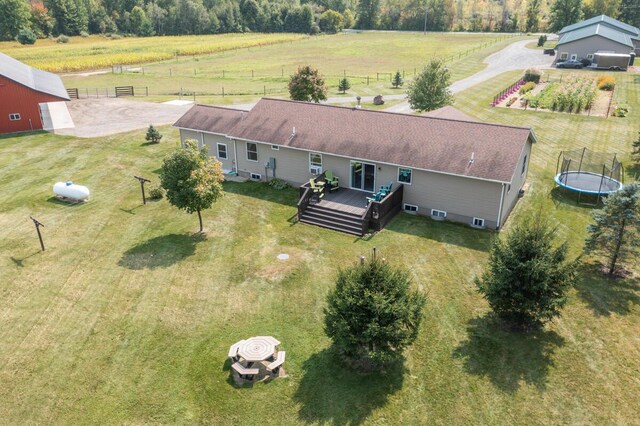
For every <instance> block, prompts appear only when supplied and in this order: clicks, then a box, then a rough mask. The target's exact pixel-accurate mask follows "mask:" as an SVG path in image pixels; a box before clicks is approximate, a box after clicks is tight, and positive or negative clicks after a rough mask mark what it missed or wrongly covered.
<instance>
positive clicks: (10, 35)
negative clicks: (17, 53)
mask: <svg viewBox="0 0 640 426" xmlns="http://www.w3.org/2000/svg"><path fill="white" fill-rule="evenodd" d="M30 17H31V9H30V8H29V3H27V1H26V0H2V1H0V40H13V39H14V38H15V37H16V36H17V35H18V31H20V29H22V28H30V27H31V22H30V21H29V18H30Z"/></svg>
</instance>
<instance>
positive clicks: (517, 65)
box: [385, 40, 554, 114]
mask: <svg viewBox="0 0 640 426" xmlns="http://www.w3.org/2000/svg"><path fill="white" fill-rule="evenodd" d="M527 43H531V40H522V41H517V42H515V43H513V44H510V45H509V46H507V47H505V48H504V49H502V50H501V51H499V52H496V53H494V54H492V55H490V56H487V58H486V59H485V60H484V63H485V64H487V67H486V68H485V69H483V70H482V71H479V72H477V73H475V74H473V75H472V76H469V77H467V78H464V79H462V80H458V81H456V82H455V83H453V84H452V85H451V92H453V93H459V92H462V91H463V90H466V89H468V88H470V87H473V86H475V85H476V84H479V83H482V82H484V81H487V80H490V79H492V78H493V77H495V76H497V75H500V74H502V73H503V72H505V71H513V70H520V69H522V70H524V69H527V68H530V67H536V68H549V67H550V66H551V64H552V63H553V59H554V57H553V56H549V55H543V54H542V50H535V49H529V48H527V47H525V45H526V44H527ZM395 96H397V95H395ZM385 98H387V99H390V97H389V96H386V97H385ZM385 111H391V112H402V113H406V114H410V113H411V112H412V111H413V110H412V109H411V107H410V106H409V103H408V102H403V103H401V104H398V105H394V106H392V107H389V108H387V109H386V110H385Z"/></svg>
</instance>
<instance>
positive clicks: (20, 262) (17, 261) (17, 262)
mask: <svg viewBox="0 0 640 426" xmlns="http://www.w3.org/2000/svg"><path fill="white" fill-rule="evenodd" d="M39 253H41V252H40V251H39V250H38V251H36V252H33V253H31V254H30V255H28V256H25V257H23V258H22V259H18V258H16V257H13V256H10V257H9V259H11V261H12V262H13V263H14V264H15V265H16V266H17V267H19V268H24V261H25V260H27V259H29V258H30V257H33V256H35V255H36V254H39Z"/></svg>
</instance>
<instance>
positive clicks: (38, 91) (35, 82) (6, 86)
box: [0, 53, 69, 133]
mask: <svg viewBox="0 0 640 426" xmlns="http://www.w3.org/2000/svg"><path fill="white" fill-rule="evenodd" d="M68 100H69V95H68V94H67V91H66V89H65V88H64V85H63V84H62V80H60V77H58V76H57V75H55V74H52V73H49V72H45V71H41V70H38V69H35V68H32V67H30V66H28V65H26V64H23V63H22V62H20V61H17V60H15V59H13V58H11V57H10V56H7V55H5V54H3V53H0V133H13V132H24V131H29V130H40V129H42V128H44V127H45V125H44V123H43V121H44V120H43V118H42V113H41V106H40V104H46V103H47V102H60V101H68ZM43 107H45V106H44V105H43ZM45 109H46V108H45Z"/></svg>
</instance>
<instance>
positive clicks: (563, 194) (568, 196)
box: [550, 186, 602, 210]
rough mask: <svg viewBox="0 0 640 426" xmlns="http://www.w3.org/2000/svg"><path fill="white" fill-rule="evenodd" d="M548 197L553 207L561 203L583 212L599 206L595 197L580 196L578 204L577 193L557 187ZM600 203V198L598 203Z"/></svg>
mask: <svg viewBox="0 0 640 426" xmlns="http://www.w3.org/2000/svg"><path fill="white" fill-rule="evenodd" d="M550 195H551V199H552V200H553V203H554V204H555V205H558V204H560V203H562V204H566V205H569V206H572V207H578V208H581V209H585V210H593V209H594V208H597V207H598V204H599V203H598V196H597V195H589V194H582V195H581V196H580V202H578V193H577V192H574V191H570V190H568V189H564V188H560V187H558V186H556V187H555V188H553V189H552V190H551V192H550ZM601 202H602V197H600V203H601Z"/></svg>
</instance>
